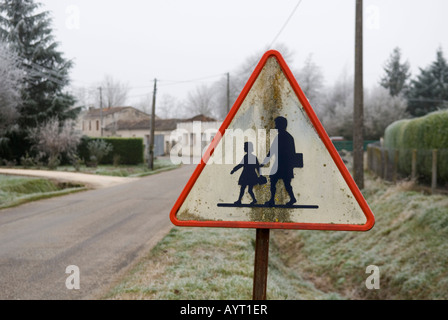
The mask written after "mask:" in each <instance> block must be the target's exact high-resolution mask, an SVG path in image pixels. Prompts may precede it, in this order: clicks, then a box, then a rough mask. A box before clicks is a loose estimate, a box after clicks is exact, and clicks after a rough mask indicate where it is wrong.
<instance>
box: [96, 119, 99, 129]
mask: <svg viewBox="0 0 448 320" xmlns="http://www.w3.org/2000/svg"><path fill="white" fill-rule="evenodd" d="M99 130H100V121H99V120H96V131H99Z"/></svg>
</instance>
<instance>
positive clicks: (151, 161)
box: [148, 79, 157, 170]
mask: <svg viewBox="0 0 448 320" xmlns="http://www.w3.org/2000/svg"><path fill="white" fill-rule="evenodd" d="M156 93H157V79H154V91H153V94H152V111H151V135H150V137H149V139H150V142H149V164H148V167H149V169H151V170H154V132H155V125H156Z"/></svg>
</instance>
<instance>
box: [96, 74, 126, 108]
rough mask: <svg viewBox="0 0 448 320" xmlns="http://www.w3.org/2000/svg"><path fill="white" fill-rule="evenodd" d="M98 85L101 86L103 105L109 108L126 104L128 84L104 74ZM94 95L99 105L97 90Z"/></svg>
mask: <svg viewBox="0 0 448 320" xmlns="http://www.w3.org/2000/svg"><path fill="white" fill-rule="evenodd" d="M98 87H101V88H102V94H103V97H102V99H103V107H106V108H111V107H118V106H124V105H125V104H126V101H127V98H128V92H129V86H128V85H127V84H125V83H122V82H120V81H119V80H115V79H114V78H113V77H112V76H111V75H105V76H104V79H103V81H102V82H101V83H100V85H99V86H98ZM96 97H97V99H96V103H97V105H98V106H99V105H100V95H99V91H98V92H97V95H96Z"/></svg>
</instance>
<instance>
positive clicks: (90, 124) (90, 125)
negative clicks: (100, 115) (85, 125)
mask: <svg viewBox="0 0 448 320" xmlns="http://www.w3.org/2000/svg"><path fill="white" fill-rule="evenodd" d="M89 130H92V121H89Z"/></svg>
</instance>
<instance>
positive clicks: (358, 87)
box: [353, 0, 364, 189]
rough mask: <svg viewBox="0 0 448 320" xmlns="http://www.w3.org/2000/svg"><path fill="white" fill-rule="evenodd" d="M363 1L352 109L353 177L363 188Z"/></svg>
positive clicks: (357, 29)
mask: <svg viewBox="0 0 448 320" xmlns="http://www.w3.org/2000/svg"><path fill="white" fill-rule="evenodd" d="M362 9H363V1H362V0H356V23H355V88H354V90H355V99H354V110H353V178H354V180H355V182H356V184H357V185H358V188H359V189H363V188H364V134H363V131H364V93H363V90H364V84H363V10H362Z"/></svg>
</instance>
